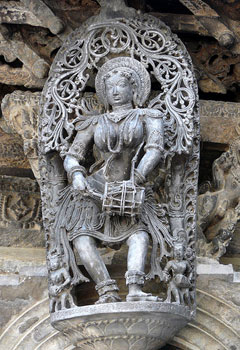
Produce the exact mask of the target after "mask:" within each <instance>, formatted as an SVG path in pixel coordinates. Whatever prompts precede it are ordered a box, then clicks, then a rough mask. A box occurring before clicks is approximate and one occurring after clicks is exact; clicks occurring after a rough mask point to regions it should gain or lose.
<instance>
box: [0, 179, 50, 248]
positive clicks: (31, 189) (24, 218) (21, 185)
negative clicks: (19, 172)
mask: <svg viewBox="0 0 240 350" xmlns="http://www.w3.org/2000/svg"><path fill="white" fill-rule="evenodd" d="M41 222H42V220H41V204H40V194H39V188H38V185H37V182H36V181H35V180H30V179H27V178H17V177H11V176H0V234H1V245H2V246H28V247H32V246H35V247H36V246H43V245H44V237H43V233H42V226H41Z"/></svg>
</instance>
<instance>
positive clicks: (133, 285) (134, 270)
mask: <svg viewBox="0 0 240 350" xmlns="http://www.w3.org/2000/svg"><path fill="white" fill-rule="evenodd" d="M127 244H128V247H129V249H128V262H127V268H128V271H127V273H126V275H125V276H126V284H127V285H128V288H129V294H128V296H127V301H134V300H154V301H157V297H153V296H152V295H151V294H147V293H144V292H143V291H142V287H143V285H144V277H145V273H144V269H145V263H146V258H147V251H148V245H149V237H148V234H147V233H146V232H143V231H142V232H138V233H136V234H134V235H132V236H130V237H129V239H128V240H127Z"/></svg>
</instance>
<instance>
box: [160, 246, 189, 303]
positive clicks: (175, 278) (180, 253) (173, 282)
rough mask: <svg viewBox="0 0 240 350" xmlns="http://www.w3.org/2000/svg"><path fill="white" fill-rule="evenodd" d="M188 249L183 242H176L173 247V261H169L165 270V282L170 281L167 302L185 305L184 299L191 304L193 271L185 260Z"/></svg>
mask: <svg viewBox="0 0 240 350" xmlns="http://www.w3.org/2000/svg"><path fill="white" fill-rule="evenodd" d="M185 250H186V247H185V246H184V244H183V242H176V243H175V244H174V247H173V260H170V261H168V263H167V265H166V266H165V268H164V270H163V276H164V280H165V282H168V281H169V280H170V283H169V286H168V291H167V300H166V301H167V302H171V298H172V296H173V298H174V300H175V301H174V303H176V304H180V303H182V304H184V298H185V299H186V301H187V303H188V305H189V304H190V293H189V288H190V287H191V282H190V281H191V279H192V271H191V270H192V269H191V266H190V264H189V262H188V261H187V260H185V259H184V254H185Z"/></svg>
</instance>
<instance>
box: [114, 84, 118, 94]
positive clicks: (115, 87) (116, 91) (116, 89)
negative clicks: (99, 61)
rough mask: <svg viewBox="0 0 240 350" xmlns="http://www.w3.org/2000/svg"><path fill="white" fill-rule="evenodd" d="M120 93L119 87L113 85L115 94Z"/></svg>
mask: <svg viewBox="0 0 240 350" xmlns="http://www.w3.org/2000/svg"><path fill="white" fill-rule="evenodd" d="M117 94H118V87H117V86H114V87H113V95H117Z"/></svg>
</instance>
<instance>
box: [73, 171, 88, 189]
mask: <svg viewBox="0 0 240 350" xmlns="http://www.w3.org/2000/svg"><path fill="white" fill-rule="evenodd" d="M72 186H73V188H74V190H76V191H80V192H82V191H84V190H85V189H86V187H87V180H86V179H85V177H84V176H83V174H82V173H81V172H80V171H76V172H75V173H74V174H73V180H72Z"/></svg>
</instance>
